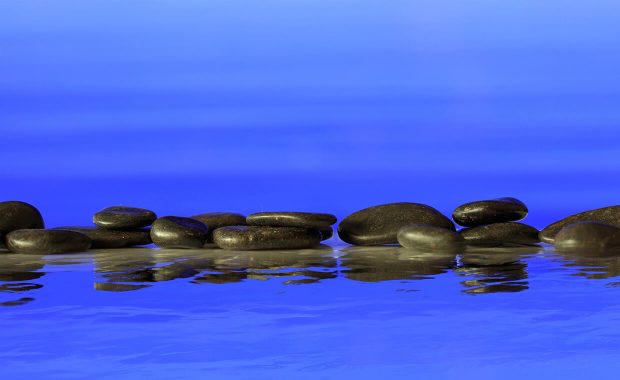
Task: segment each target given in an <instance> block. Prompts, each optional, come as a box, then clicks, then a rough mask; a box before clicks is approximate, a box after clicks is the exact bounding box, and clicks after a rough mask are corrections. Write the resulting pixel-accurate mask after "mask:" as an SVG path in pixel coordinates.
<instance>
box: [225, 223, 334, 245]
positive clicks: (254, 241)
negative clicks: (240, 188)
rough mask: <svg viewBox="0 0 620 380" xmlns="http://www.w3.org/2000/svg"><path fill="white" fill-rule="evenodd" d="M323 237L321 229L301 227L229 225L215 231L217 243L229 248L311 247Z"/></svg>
mask: <svg viewBox="0 0 620 380" xmlns="http://www.w3.org/2000/svg"><path fill="white" fill-rule="evenodd" d="M321 238H322V236H321V233H320V232H319V231H317V230H314V229H309V228H300V227H265V226H228V227H222V228H218V229H217V230H215V232H213V241H214V242H215V244H217V246H218V247H220V248H223V249H229V250H253V249H302V248H311V247H314V246H316V245H318V244H319V243H320V242H321Z"/></svg>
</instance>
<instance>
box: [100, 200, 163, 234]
mask: <svg viewBox="0 0 620 380" xmlns="http://www.w3.org/2000/svg"><path fill="white" fill-rule="evenodd" d="M155 219H157V215H155V213H154V212H153V211H151V210H147V209H143V208H136V207H125V206H112V207H108V208H105V209H103V210H101V211H99V212H98V213H96V214H95V216H94V217H93V223H95V224H96V225H97V226H99V227H101V228H108V229H112V230H116V229H128V228H142V227H148V226H150V225H151V224H153V222H154V221H155Z"/></svg>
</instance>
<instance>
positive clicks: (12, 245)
mask: <svg viewBox="0 0 620 380" xmlns="http://www.w3.org/2000/svg"><path fill="white" fill-rule="evenodd" d="M6 244H7V246H8V248H9V250H10V251H11V252H15V253H37V254H50V253H64V252H80V251H86V250H88V249H89V248H90V246H91V240H90V238H89V237H88V236H86V235H84V234H81V233H79V232H75V231H66V230H43V229H24V230H17V231H13V232H10V233H9V234H8V235H7V236H6Z"/></svg>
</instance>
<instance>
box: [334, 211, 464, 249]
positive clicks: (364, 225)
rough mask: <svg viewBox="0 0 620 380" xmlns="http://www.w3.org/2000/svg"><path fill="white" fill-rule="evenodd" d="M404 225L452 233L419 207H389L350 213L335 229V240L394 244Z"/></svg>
mask: <svg viewBox="0 0 620 380" xmlns="http://www.w3.org/2000/svg"><path fill="white" fill-rule="evenodd" d="M408 224H426V225H430V226H435V227H441V228H446V229H450V230H454V224H453V223H452V221H451V220H450V219H448V218H446V217H445V216H444V215H443V214H441V213H440V212H439V211H437V210H435V209H434V208H432V207H430V206H426V205H423V204H419V203H409V202H401V203H390V204H385V205H379V206H373V207H369V208H365V209H363V210H360V211H357V212H354V213H353V214H351V215H349V216H347V217H346V218H344V219H343V220H342V222H341V223H340V225H339V226H338V236H340V238H341V239H342V240H343V241H345V242H347V243H349V244H355V245H383V244H398V239H397V235H398V230H399V229H400V228H401V227H403V226H406V225H408Z"/></svg>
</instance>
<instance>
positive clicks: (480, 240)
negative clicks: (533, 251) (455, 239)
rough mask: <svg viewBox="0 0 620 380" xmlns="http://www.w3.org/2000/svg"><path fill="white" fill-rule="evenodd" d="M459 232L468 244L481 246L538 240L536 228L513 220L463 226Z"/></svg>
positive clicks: (531, 242)
mask: <svg viewBox="0 0 620 380" xmlns="http://www.w3.org/2000/svg"><path fill="white" fill-rule="evenodd" d="M460 234H461V236H462V237H463V239H465V243H467V244H468V245H476V246H481V247H497V246H501V245H531V244H537V243H539V242H540V240H539V239H538V230H537V229H536V228H534V227H532V226H528V225H527V224H523V223H515V222H505V223H494V224H487V225H486V226H478V227H472V228H465V229H462V230H461V231H460Z"/></svg>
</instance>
